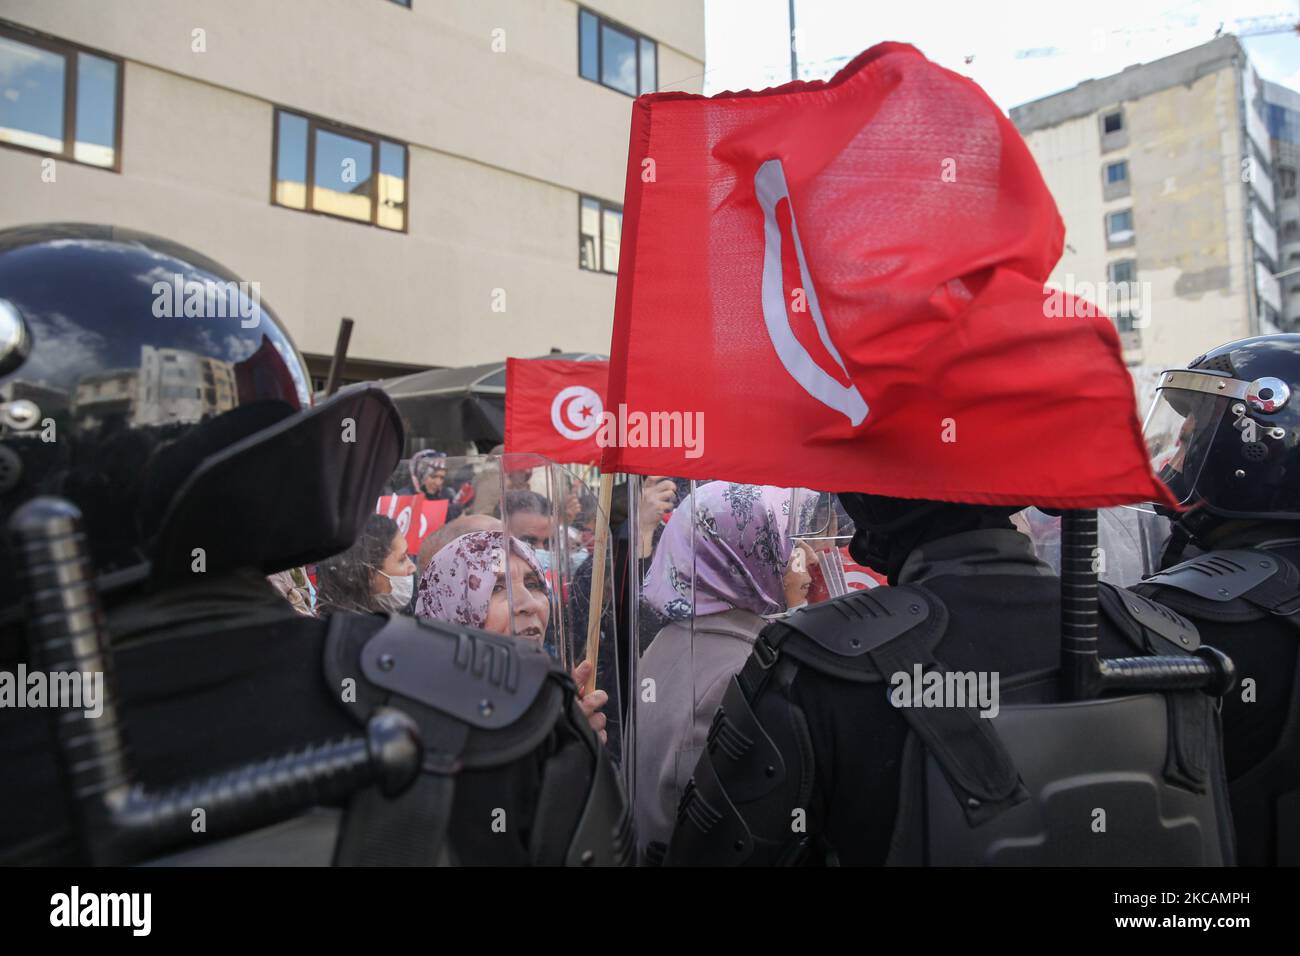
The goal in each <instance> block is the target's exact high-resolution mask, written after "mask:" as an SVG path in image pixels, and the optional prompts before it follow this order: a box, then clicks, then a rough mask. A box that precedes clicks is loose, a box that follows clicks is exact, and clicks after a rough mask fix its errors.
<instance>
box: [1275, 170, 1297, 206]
mask: <svg viewBox="0 0 1300 956" xmlns="http://www.w3.org/2000/svg"><path fill="white" fill-rule="evenodd" d="M1277 178H1278V180H1279V185H1280V186H1281V188H1282V198H1283V199H1295V168H1294V167H1292V166H1279V167H1278V168H1277Z"/></svg>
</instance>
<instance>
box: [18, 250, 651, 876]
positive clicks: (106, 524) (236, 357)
mask: <svg viewBox="0 0 1300 956" xmlns="http://www.w3.org/2000/svg"><path fill="white" fill-rule="evenodd" d="M309 382H310V379H309V376H308V373H307V369H306V366H305V364H304V362H303V360H302V358H301V356H300V355H299V353H298V352H297V350H296V348H295V347H294V345H293V343H292V341H291V340H290V338H289V336H288V335H287V334H286V332H285V331H284V329H283V327H282V326H281V324H280V323H279V321H278V320H277V318H276V317H275V315H274V314H273V313H272V312H271V310H270V309H269V308H268V306H267V305H266V303H264V302H262V301H261V300H260V294H259V290H258V288H257V286H256V284H255V283H254V284H249V283H241V282H240V281H239V280H238V279H237V278H236V277H235V276H234V275H232V274H231V273H230V272H229V271H228V270H226V269H224V268H223V267H222V266H220V265H218V264H217V263H215V262H212V261H211V260H209V259H207V258H205V257H203V256H202V255H200V254H198V253H196V252H194V251H193V250H190V249H187V248H185V247H183V246H180V245H178V244H175V243H172V242H169V241H166V240H163V239H159V238H157V237H153V236H149V235H145V234H142V233H137V232H132V231H128V230H123V229H117V228H112V227H106V226H90V225H74V224H67V225H54V226H41V227H23V228H18V229H11V230H7V231H5V232H3V233H0V401H2V404H0V426H2V428H3V432H2V434H0V517H2V518H3V519H4V521H5V523H6V526H7V529H8V531H7V535H6V540H5V546H4V547H3V548H0V572H2V573H0V608H2V610H0V671H5V672H7V674H8V676H10V677H11V678H12V676H13V675H14V674H16V673H19V672H23V673H38V672H40V670H41V668H42V667H44V668H46V669H50V668H53V667H57V666H60V665H65V666H66V665H68V664H69V663H72V664H77V665H83V664H84V665H85V666H86V667H87V668H89V669H87V670H85V671H84V673H86V674H90V673H91V669H95V668H99V669H101V672H102V673H103V674H104V676H105V677H106V678H107V684H108V688H107V690H106V691H105V697H106V698H107V699H106V700H104V701H101V704H102V705H103V706H102V708H101V709H102V713H101V714H100V715H98V716H97V717H95V716H92V715H91V713H90V711H89V710H87V713H86V714H85V715H84V717H83V715H81V714H79V713H77V712H74V711H66V710H65V711H61V712H57V713H54V716H55V718H57V719H53V720H52V719H49V718H50V716H51V713H52V711H50V710H49V709H48V708H47V709H13V708H9V707H6V708H5V709H4V710H3V711H0V763H3V765H4V766H5V771H6V772H5V775H4V781H3V783H0V796H2V799H0V804H3V806H4V807H5V812H4V813H3V814H0V859H3V860H4V861H5V862H9V863H19V862H56V863H57V862H75V861H82V862H85V861H89V862H95V863H132V862H140V861H142V860H152V859H166V860H168V861H171V862H180V863H186V862H194V863H199V864H210V863H244V864H246V863H257V862H282V863H299V864H312V863H317V864H327V863H330V862H331V861H333V862H335V863H339V864H349V863H359V864H372V863H394V864H408V863H436V862H460V863H492V862H501V863H615V862H622V861H623V859H625V857H626V855H627V847H628V845H629V842H628V840H627V838H626V833H625V828H626V826H627V821H628V820H629V819H630V817H629V815H628V814H627V812H626V806H625V801H624V799H623V796H622V792H621V788H620V785H619V782H618V780H617V778H616V776H615V774H614V771H613V769H612V768H611V767H610V765H609V761H608V758H607V757H606V756H605V754H604V751H603V749H602V748H601V746H600V744H599V741H598V739H597V738H596V735H595V733H594V732H593V731H592V730H591V728H590V727H589V726H588V723H587V721H586V719H585V718H584V717H583V715H582V713H581V712H580V711H579V710H578V709H577V708H576V707H575V689H574V686H573V683H572V680H571V679H570V678H569V677H568V676H567V675H566V674H564V673H563V671H561V670H560V669H559V668H557V667H555V666H553V665H552V664H551V661H550V659H549V657H548V656H547V655H546V654H545V653H544V652H543V651H542V650H540V649H539V648H537V647H536V646H535V645H533V644H532V643H530V642H525V641H519V640H516V639H514V638H512V637H510V636H503V635H499V634H488V633H485V632H482V631H478V630H476V629H474V628H470V627H461V626H456V625H450V624H437V623H429V622H419V623H417V622H415V621H413V620H411V619H409V618H403V617H399V616H391V617H385V616H383V615H371V614H347V613H341V614H335V615H334V616H333V617H332V618H330V619H329V620H325V619H323V618H315V617H308V616H304V615H302V614H298V613H296V612H295V611H294V610H293V608H292V607H291V606H290V605H289V604H288V602H286V601H284V600H283V599H282V598H281V597H280V596H279V595H278V594H276V593H275V591H274V590H273V589H272V588H271V586H270V584H269V583H268V582H267V580H266V575H268V574H270V573H273V572H276V571H279V570H282V569H285V568H291V567H298V566H301V565H309V564H312V563H313V562H316V561H320V560H323V559H325V558H327V557H329V556H330V555H333V554H336V553H338V552H341V551H343V550H344V549H345V548H347V547H348V546H349V545H350V544H351V543H352V541H353V539H354V538H355V537H356V535H357V532H358V530H359V529H360V527H361V525H362V523H363V521H364V520H365V518H366V516H367V515H368V514H370V513H372V512H373V511H374V510H375V502H376V499H377V497H378V495H379V491H380V488H381V487H382V485H383V483H384V481H385V479H386V478H387V477H388V475H389V474H391V472H392V471H393V468H394V466H395V465H396V463H397V460H398V457H399V455H400V453H401V446H402V429H401V424H400V419H399V417H398V415H397V413H396V410H395V408H394V407H393V405H392V403H391V401H390V400H389V399H388V398H387V396H386V395H384V393H383V392H382V391H380V390H379V389H377V388H375V387H373V386H365V385H363V386H354V387H352V388H349V389H345V390H344V391H342V392H340V393H339V394H338V395H336V396H333V397H331V398H329V399H326V400H324V401H320V402H317V403H313V401H312V396H311V393H310V386H309ZM83 532H84V544H83V543H82V541H83V539H82V537H81V535H82V533H83ZM101 604H102V612H101ZM105 621H106V624H105V623H104V622H105ZM92 638H93V640H92ZM110 646H111V650H109V648H110ZM52 654H53V655H55V656H56V657H57V655H65V657H64V658H63V659H62V660H59V659H55V658H52V657H51V655H52ZM66 655H70V656H66ZM51 673H52V671H51ZM69 673H83V671H80V670H77V669H76V668H74V669H73V670H72V671H69ZM13 686H14V684H13V683H12V682H11V684H10V687H11V688H12V687H13ZM83 720H84V723H83V722H82V721H83ZM195 795H201V796H202V799H201V800H200V798H199V797H196V796H195ZM200 804H201V805H200ZM200 819H202V821H203V826H199V825H198V821H199V820H200Z"/></svg>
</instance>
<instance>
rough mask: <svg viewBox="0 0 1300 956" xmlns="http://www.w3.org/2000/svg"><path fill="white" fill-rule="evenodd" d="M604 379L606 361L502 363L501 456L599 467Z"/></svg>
mask: <svg viewBox="0 0 1300 956" xmlns="http://www.w3.org/2000/svg"><path fill="white" fill-rule="evenodd" d="M608 377H609V363H608V362H598V361H589V362H573V361H567V360H561V359H516V358H511V359H506V442H505V445H506V452H507V453H510V454H513V453H519V452H531V453H535V454H539V455H544V456H546V457H547V458H549V459H551V460H552V461H555V462H560V463H562V464H583V465H594V464H598V463H599V462H600V451H601V450H600V446H599V445H598V444H597V438H598V437H599V436H598V434H597V432H598V431H599V429H600V427H601V421H602V415H603V414H604V411H605V385H606V380H607V379H608ZM607 430H608V429H607Z"/></svg>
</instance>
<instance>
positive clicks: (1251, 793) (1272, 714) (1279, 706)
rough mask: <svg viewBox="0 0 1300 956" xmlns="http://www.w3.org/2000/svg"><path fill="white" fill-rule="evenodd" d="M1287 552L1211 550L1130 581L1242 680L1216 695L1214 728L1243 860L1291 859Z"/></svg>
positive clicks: (1293, 709) (1295, 620)
mask: <svg viewBox="0 0 1300 956" xmlns="http://www.w3.org/2000/svg"><path fill="white" fill-rule="evenodd" d="M1295 549H1296V545H1295V543H1294V542H1292V543H1291V544H1290V546H1289V547H1286V546H1283V547H1281V548H1276V549H1275V548H1262V547H1261V548H1242V549H1235V550H1222V551H1210V552H1207V553H1205V554H1202V555H1199V556H1198V557H1195V558H1192V559H1191V560H1189V561H1184V562H1183V563H1181V564H1178V565H1176V566H1174V567H1172V568H1169V569H1168V570H1165V571H1162V572H1160V573H1159V574H1156V575H1153V576H1152V577H1149V578H1147V579H1145V580H1144V581H1142V583H1141V584H1138V585H1135V586H1134V587H1133V591H1135V592H1137V593H1138V594H1142V595H1145V596H1147V597H1149V598H1152V599H1154V600H1156V601H1159V602H1160V603H1161V604H1162V605H1164V606H1165V607H1167V608H1170V609H1172V610H1173V611H1176V612H1177V613H1179V614H1181V615H1184V616H1186V617H1187V618H1190V619H1191V620H1193V621H1194V622H1196V626H1197V628H1198V629H1199V630H1200V631H1201V632H1202V633H1203V634H1205V635H1206V638H1207V640H1212V641H1213V643H1214V645H1215V646H1216V647H1219V648H1220V649H1222V650H1223V651H1224V652H1226V653H1227V654H1229V655H1230V656H1231V657H1232V658H1233V660H1234V661H1236V662H1237V663H1238V668H1239V673H1240V677H1241V679H1242V681H1243V686H1242V687H1241V688H1238V689H1237V690H1236V691H1234V692H1233V693H1231V694H1229V695H1228V696H1227V697H1226V698H1225V699H1224V706H1223V727H1224V744H1225V747H1226V751H1227V766H1228V777H1229V781H1230V788H1231V795H1232V811H1233V817H1234V819H1235V821H1236V826H1237V844H1238V851H1239V855H1240V861H1241V862H1242V863H1243V864H1248V865H1256V866H1259V865H1269V864H1273V865H1284V866H1297V865H1300V693H1297V689H1298V688H1300V653H1298V651H1300V570H1298V569H1297V567H1296V565H1295V564H1294V563H1293V561H1292V560H1291V559H1290V558H1288V556H1287V554H1288V553H1290V554H1292V555H1294V554H1295ZM1283 552H1287V553H1283ZM1247 681H1249V683H1245V682H1247Z"/></svg>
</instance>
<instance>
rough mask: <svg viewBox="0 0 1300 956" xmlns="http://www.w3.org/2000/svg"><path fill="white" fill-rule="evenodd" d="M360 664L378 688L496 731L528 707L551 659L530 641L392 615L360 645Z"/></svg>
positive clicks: (548, 671) (549, 669)
mask: <svg viewBox="0 0 1300 956" xmlns="http://www.w3.org/2000/svg"><path fill="white" fill-rule="evenodd" d="M361 671H362V673H363V674H365V676H366V679H367V680H369V681H370V682H371V683H373V684H375V685H376V686H378V687H382V688H383V689H384V690H387V691H390V692H392V693H394V694H400V695H401V696H403V697H409V698H410V699H412V700H415V701H418V702H420V703H421V704H424V705H425V706H427V707H430V708H432V709H434V710H437V711H440V712H442V713H444V714H447V715H448V716H450V717H454V718H455V719H456V720H459V721H462V722H463V723H465V724H468V725H469V726H471V727H475V728H478V729H480V730H499V729H502V728H504V727H508V726H510V725H511V724H513V723H514V722H515V721H517V720H519V718H520V717H522V716H523V715H524V714H525V713H526V712H527V711H528V709H529V707H531V706H532V704H533V701H534V700H536V698H537V697H538V695H539V693H540V692H541V690H542V688H543V686H545V684H546V682H547V678H548V677H550V676H551V674H552V673H553V671H554V665H552V663H551V659H550V657H548V656H547V654H546V652H545V651H543V650H542V649H541V648H540V647H539V646H537V645H536V644H534V643H532V642H531V641H523V640H519V639H516V638H513V637H505V636H503V635H500V634H492V633H489V632H488V631H480V630H477V629H475V628H471V627H463V626H458V625H455V624H446V623H443V622H441V621H427V620H412V619H411V618H408V617H400V616H397V615H394V616H392V617H390V618H389V619H388V623H387V624H385V625H384V626H383V627H382V628H380V630H379V632H378V633H376V634H375V635H374V636H373V637H371V638H370V639H369V640H368V641H366V643H365V646H364V647H362V649H361ZM556 673H558V672H556Z"/></svg>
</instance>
